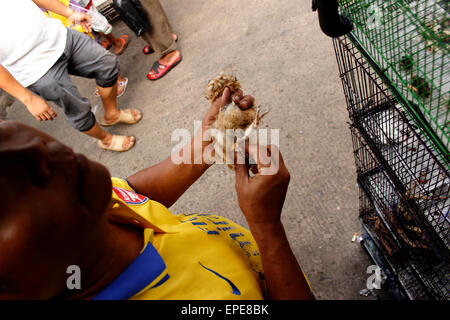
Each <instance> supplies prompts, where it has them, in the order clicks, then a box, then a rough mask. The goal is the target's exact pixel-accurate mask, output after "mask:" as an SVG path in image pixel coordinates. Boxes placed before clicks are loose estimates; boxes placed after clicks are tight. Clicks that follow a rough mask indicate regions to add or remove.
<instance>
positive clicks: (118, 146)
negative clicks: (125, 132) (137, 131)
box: [97, 135, 136, 152]
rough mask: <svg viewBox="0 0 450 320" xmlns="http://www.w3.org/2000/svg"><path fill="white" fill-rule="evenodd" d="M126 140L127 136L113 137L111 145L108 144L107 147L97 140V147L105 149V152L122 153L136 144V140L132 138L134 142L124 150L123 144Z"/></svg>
mask: <svg viewBox="0 0 450 320" xmlns="http://www.w3.org/2000/svg"><path fill="white" fill-rule="evenodd" d="M130 137H132V136H130ZM126 138H128V136H118V135H113V136H112V140H111V143H110V144H109V146H107V145H105V144H104V143H103V142H101V141H100V140H98V142H97V145H98V146H99V147H100V148H102V149H105V150H111V151H116V152H124V151H128V150H130V149H131V148H133V147H134V145H135V144H136V138H134V141H133V143H132V144H131V146H129V147H128V148H124V147H123V142H124V141H125V139H126Z"/></svg>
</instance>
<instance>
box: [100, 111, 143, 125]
mask: <svg viewBox="0 0 450 320" xmlns="http://www.w3.org/2000/svg"><path fill="white" fill-rule="evenodd" d="M134 110H136V109H134ZM136 111H138V112H139V115H140V116H139V118H138V119H134V117H133V114H132V113H131V109H124V110H120V115H119V118H117V120H116V121H114V122H106V120H105V118H102V119H101V120H99V121H98V123H99V124H100V125H101V126H102V127H111V126H114V125H116V124H119V123H125V124H135V123H138V122H139V121H141V119H142V112H140V111H139V110H136Z"/></svg>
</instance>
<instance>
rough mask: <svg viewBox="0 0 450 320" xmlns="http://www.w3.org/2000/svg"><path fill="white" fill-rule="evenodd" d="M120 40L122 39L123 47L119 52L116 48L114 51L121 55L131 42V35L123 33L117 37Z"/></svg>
mask: <svg viewBox="0 0 450 320" xmlns="http://www.w3.org/2000/svg"><path fill="white" fill-rule="evenodd" d="M117 39H118V40H120V41H121V42H122V41H123V42H122V43H123V46H122V48H120V50H119V52H117V51H116V50H114V53H115V54H116V55H118V56H120V55H121V54H122V53H124V52H125V50H126V49H127V47H128V44H129V43H130V41H131V39H130V36H129V35H127V34H124V35H122V36H121V37H120V38H117Z"/></svg>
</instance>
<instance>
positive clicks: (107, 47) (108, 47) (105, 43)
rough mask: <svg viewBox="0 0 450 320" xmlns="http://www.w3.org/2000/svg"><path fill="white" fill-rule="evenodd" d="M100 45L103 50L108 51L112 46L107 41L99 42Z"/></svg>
mask: <svg viewBox="0 0 450 320" xmlns="http://www.w3.org/2000/svg"><path fill="white" fill-rule="evenodd" d="M100 45H101V46H102V47H103V48H105V50H109V49H111V47H112V44H111V43H110V42H109V41H108V40H105V41H102V42H100Z"/></svg>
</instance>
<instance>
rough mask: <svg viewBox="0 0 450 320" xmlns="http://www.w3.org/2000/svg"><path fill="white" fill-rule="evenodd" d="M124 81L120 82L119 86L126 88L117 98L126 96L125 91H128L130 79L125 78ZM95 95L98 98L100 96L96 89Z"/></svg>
mask: <svg viewBox="0 0 450 320" xmlns="http://www.w3.org/2000/svg"><path fill="white" fill-rule="evenodd" d="M123 79H124V80H123V81H119V86H122V87H124V88H123V91H122V93H121V94H118V95H117V98H120V97H121V96H123V95H124V94H125V91H126V90H127V85H128V78H127V77H124V78H123ZM94 95H95V96H96V97H99V96H100V92H98V89H95V92H94Z"/></svg>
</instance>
